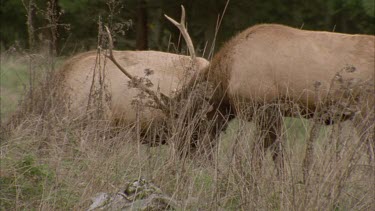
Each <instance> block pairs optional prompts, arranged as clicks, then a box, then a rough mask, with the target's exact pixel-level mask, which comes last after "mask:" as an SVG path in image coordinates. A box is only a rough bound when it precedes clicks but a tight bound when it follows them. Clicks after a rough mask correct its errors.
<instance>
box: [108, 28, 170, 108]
mask: <svg viewBox="0 0 375 211" xmlns="http://www.w3.org/2000/svg"><path fill="white" fill-rule="evenodd" d="M105 30H106V31H107V35H108V42H109V43H108V44H109V49H108V50H109V55H105V56H106V57H107V58H109V60H111V61H112V62H113V63H114V64H115V65H116V66H117V67H118V68H119V69H120V70H121V72H122V73H124V74H125V75H126V76H127V77H128V78H129V79H130V80H132V81H133V82H136V83H134V84H137V88H139V89H141V90H142V91H144V92H146V93H147V94H148V95H150V96H151V97H152V98H153V99H154V101H155V103H156V104H157V105H158V106H159V107H160V109H161V110H162V111H163V112H165V113H166V114H167V115H168V114H169V109H168V107H167V105H166V104H167V103H163V102H162V100H161V99H160V98H159V97H158V96H157V94H156V93H155V92H154V91H153V90H151V89H149V88H147V87H146V86H145V85H144V84H142V83H138V82H137V79H136V78H135V77H134V76H133V75H131V74H130V73H129V72H128V71H126V70H125V68H123V67H122V66H121V65H120V64H119V63H118V62H117V60H116V58H115V57H114V56H113V51H112V50H113V39H112V35H111V32H110V30H109V29H108V27H107V26H105ZM160 95H161V96H162V97H163V99H164V100H166V101H168V100H169V97H168V96H166V95H164V94H163V93H160Z"/></svg>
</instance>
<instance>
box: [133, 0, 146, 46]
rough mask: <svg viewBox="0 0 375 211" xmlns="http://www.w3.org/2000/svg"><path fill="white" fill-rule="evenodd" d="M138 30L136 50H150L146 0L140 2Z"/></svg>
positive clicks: (139, 0)
mask: <svg viewBox="0 0 375 211" xmlns="http://www.w3.org/2000/svg"><path fill="white" fill-rule="evenodd" d="M136 30H137V31H136V36H137V37H136V49H137V50H146V49H147V48H148V30H147V8H146V1H145V0H138V7H137V26H136Z"/></svg>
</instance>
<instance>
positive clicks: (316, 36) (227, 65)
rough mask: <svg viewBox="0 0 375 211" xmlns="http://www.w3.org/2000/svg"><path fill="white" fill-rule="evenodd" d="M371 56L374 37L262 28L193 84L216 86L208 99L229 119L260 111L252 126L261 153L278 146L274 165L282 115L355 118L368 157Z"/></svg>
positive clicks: (235, 42) (229, 48)
mask: <svg viewBox="0 0 375 211" xmlns="http://www.w3.org/2000/svg"><path fill="white" fill-rule="evenodd" d="M374 57H375V55H374V36H371V35H349V34H341V33H333V32H323V31H307V30H300V29H295V28H291V27H287V26H283V25H277V24H262V25H256V26H253V27H250V28H248V29H247V30H245V31H243V32H241V33H239V34H238V35H237V36H235V37H234V38H232V39H231V40H230V41H229V42H227V43H226V44H225V45H224V46H223V47H222V48H221V49H220V50H219V51H218V53H217V54H216V55H215V56H214V58H213V60H212V61H211V63H210V66H209V68H207V69H206V71H202V72H200V73H197V74H196V77H195V78H194V84H195V83H197V80H198V81H209V82H211V83H212V84H213V86H214V87H216V91H215V94H214V97H213V98H212V99H211V102H212V104H213V105H214V107H215V108H216V112H217V113H219V114H220V115H219V116H221V117H226V120H228V119H230V118H231V116H239V115H240V116H242V117H244V116H245V118H246V119H247V120H251V119H252V115H251V114H252V112H251V111H250V112H249V111H248V109H249V108H254V107H257V108H260V110H262V111H263V114H264V115H260V116H261V118H258V119H256V122H257V126H258V127H259V131H260V132H261V134H262V137H264V143H263V144H264V145H263V146H264V148H268V147H271V146H274V147H276V150H274V151H273V159H274V160H275V159H277V158H278V157H279V154H280V153H281V148H280V147H281V145H280V142H277V140H279V138H280V135H281V129H282V127H281V121H282V119H281V117H282V116H294V115H296V114H298V115H299V116H301V115H302V116H303V117H305V118H311V117H314V115H315V114H321V115H318V116H319V117H318V118H320V119H322V120H324V121H325V122H326V123H331V122H332V120H342V119H348V118H353V119H354V121H355V125H356V126H357V129H358V132H359V134H363V133H364V132H367V133H368V134H367V135H362V137H365V138H367V139H368V140H367V141H368V144H369V150H370V151H371V152H370V155H371V156H372V157H373V156H374V142H373V134H372V133H373V129H371V128H369V127H373V126H374V112H373V109H374V74H375V71H374V67H375V66H374V65H375V64H374ZM191 84H193V83H191ZM188 89H189V88H188ZM275 105H276V106H275ZM336 108H341V110H340V111H337V109H336ZM332 110H334V111H336V112H332ZM244 113H246V115H243V114H244ZM327 113H328V114H327ZM332 113H333V114H332ZM315 116H317V115H315ZM336 116H341V118H339V117H336ZM224 120H225V119H224Z"/></svg>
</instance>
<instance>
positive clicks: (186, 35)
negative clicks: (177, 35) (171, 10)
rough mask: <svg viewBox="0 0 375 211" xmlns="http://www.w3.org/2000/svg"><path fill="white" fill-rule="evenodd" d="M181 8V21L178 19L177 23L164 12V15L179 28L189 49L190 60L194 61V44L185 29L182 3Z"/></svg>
mask: <svg viewBox="0 0 375 211" xmlns="http://www.w3.org/2000/svg"><path fill="white" fill-rule="evenodd" d="M181 10H182V12H181V21H180V23H177V21H175V20H173V19H172V18H170V17H169V16H168V15H165V14H164V16H165V17H166V18H167V19H168V20H169V21H170V22H172V23H173V25H175V26H176V27H177V28H178V29H179V30H180V32H181V34H182V36H183V37H184V39H185V42H186V45H187V47H188V49H189V53H190V56H191V58H192V60H193V61H195V60H196V55H195V50H194V45H193V41H191V38H190V36H189V33H188V31H187V29H186V25H185V8H184V6H183V5H181Z"/></svg>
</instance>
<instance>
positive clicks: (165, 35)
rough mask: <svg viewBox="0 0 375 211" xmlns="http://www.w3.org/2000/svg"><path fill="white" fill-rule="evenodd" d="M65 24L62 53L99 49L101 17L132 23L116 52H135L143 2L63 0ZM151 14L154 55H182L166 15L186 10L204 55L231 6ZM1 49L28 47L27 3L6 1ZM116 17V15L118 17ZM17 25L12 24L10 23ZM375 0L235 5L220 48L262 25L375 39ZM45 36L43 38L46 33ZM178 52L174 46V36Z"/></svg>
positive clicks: (176, 5)
mask: <svg viewBox="0 0 375 211" xmlns="http://www.w3.org/2000/svg"><path fill="white" fill-rule="evenodd" d="M45 2H46V1H40V0H37V1H36V3H37V5H38V9H39V11H42V10H45V7H46V3H45ZM108 2H118V3H119V4H121V5H122V6H118V7H116V8H115V9H116V10H117V14H116V15H113V14H112V16H111V11H110V9H109V4H108ZM58 3H59V7H60V11H61V14H62V15H61V19H60V23H61V24H69V25H70V30H68V31H65V30H60V33H61V34H60V37H59V38H60V39H59V45H60V49H61V46H64V49H63V50H64V51H63V52H62V53H65V54H66V53H70V52H71V51H80V50H87V49H92V48H95V47H96V41H97V21H98V19H99V16H100V17H101V18H102V20H103V21H104V23H109V22H112V23H120V24H124V23H129V21H131V23H132V24H130V25H128V27H127V30H126V34H125V35H124V36H123V35H121V36H119V38H118V40H117V44H116V47H117V48H119V49H134V48H135V38H136V37H135V36H136V30H137V27H136V24H137V8H138V6H139V5H138V1H135V0H121V1H120V0H117V1H115V0H111V1H107V0H93V1H89V0H77V1H70V0H59V1H58ZM146 3H147V4H146V9H147V13H148V24H147V27H148V33H149V36H148V43H149V48H150V49H158V50H163V51H166V50H167V49H169V51H181V50H183V49H181V46H178V34H179V32H178V31H177V30H176V29H175V28H174V27H173V25H172V24H170V23H169V22H168V21H166V20H165V18H164V16H163V14H168V15H169V16H171V17H179V15H180V5H181V4H183V5H184V6H185V8H186V10H187V15H188V17H187V21H188V27H189V33H190V35H191V36H192V38H193V41H194V43H195V45H196V47H197V48H198V51H199V52H200V53H202V51H203V49H204V47H205V45H206V42H208V47H210V46H211V45H212V41H213V40H214V37H215V28H216V23H217V19H218V16H221V14H222V13H223V10H224V8H225V5H226V0H215V1H214V0H209V1H187V0H178V1H176V0H162V1H146ZM0 12H1V17H2V18H1V26H2V30H1V32H0V33H1V34H0V37H1V45H2V46H3V47H5V48H8V47H9V46H11V45H13V44H14V43H15V42H16V41H17V42H19V43H20V44H21V46H24V47H26V46H27V45H26V43H27V42H26V40H27V37H26V36H27V33H26V17H25V15H26V10H25V8H24V7H23V5H22V3H21V1H9V0H8V1H4V2H2V4H1V9H0ZM112 12H113V11H112ZM41 16H42V14H41V13H40V12H39V13H38V14H37V15H36V19H37V20H36V24H37V28H38V27H39V28H40V27H43V26H45V25H46V22H45V20H44V18H43V17H41ZM10 22H11V23H12V24H9V23H10ZM374 22H375V17H374V1H373V0H317V1H297V0H286V1H277V0H269V1H259V0H238V1H230V2H229V4H228V8H227V11H226V13H225V16H224V19H223V22H222V24H221V29H220V31H219V32H220V33H218V36H217V37H216V40H217V42H216V45H217V47H220V45H222V43H223V42H224V41H226V40H228V39H229V38H230V37H231V36H233V35H234V34H236V33H237V32H238V31H240V30H243V29H244V28H247V27H249V26H252V25H254V24H258V23H281V24H286V25H290V26H294V27H303V28H305V29H313V30H327V31H332V30H335V31H337V32H344V33H366V34H374V31H375V23H374ZM40 32H41V30H39V31H38V32H37V33H40ZM171 34H172V37H171V38H172V42H173V43H174V46H171V45H169V44H170V43H169V39H170V35H171Z"/></svg>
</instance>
